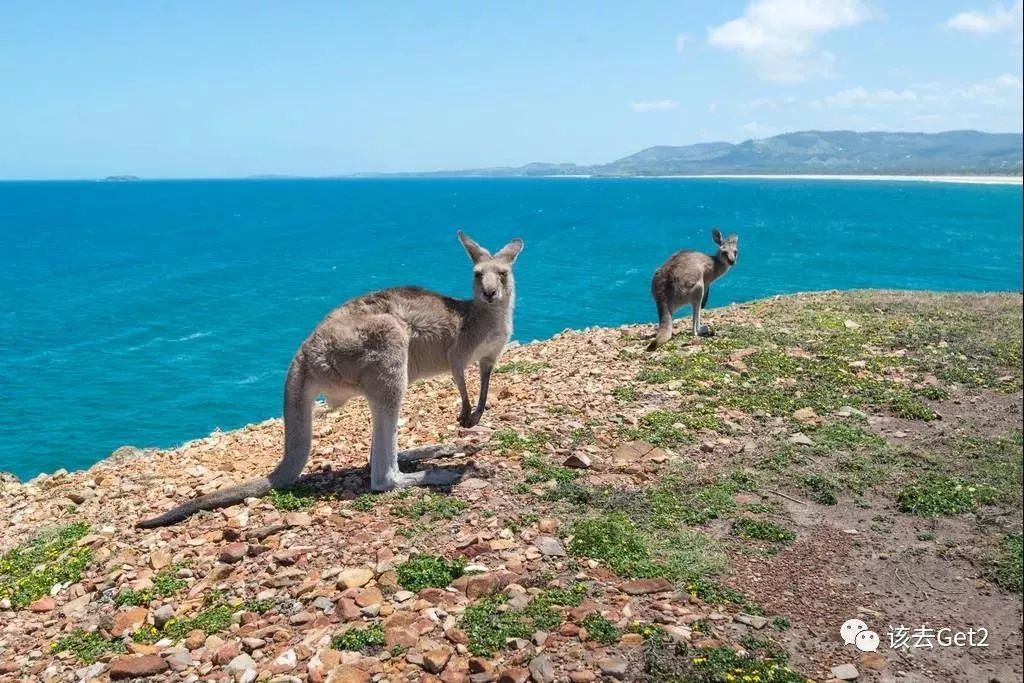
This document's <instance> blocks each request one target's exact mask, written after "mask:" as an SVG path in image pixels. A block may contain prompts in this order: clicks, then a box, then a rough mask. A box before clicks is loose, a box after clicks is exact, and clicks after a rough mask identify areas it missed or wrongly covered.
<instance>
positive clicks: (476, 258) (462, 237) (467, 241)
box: [458, 230, 491, 263]
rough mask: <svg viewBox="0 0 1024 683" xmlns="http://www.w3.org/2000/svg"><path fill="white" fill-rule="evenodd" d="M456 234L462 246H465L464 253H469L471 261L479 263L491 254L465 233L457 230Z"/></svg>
mask: <svg viewBox="0 0 1024 683" xmlns="http://www.w3.org/2000/svg"><path fill="white" fill-rule="evenodd" d="M458 235H459V241H460V242H462V246H463V247H465V248H466V253H467V254H469V258H471V259H473V263H479V262H480V261H482V260H484V259H485V258H487V257H489V256H490V255H491V252H489V251H487V250H486V249H484V248H483V247H481V246H480V245H479V244H477V243H476V242H474V241H473V240H472V238H470V236H469V235H467V234H466V233H464V232H462V231H461V230H459V232H458Z"/></svg>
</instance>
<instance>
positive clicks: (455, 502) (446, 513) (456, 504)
mask: <svg viewBox="0 0 1024 683" xmlns="http://www.w3.org/2000/svg"><path fill="white" fill-rule="evenodd" d="M468 507H469V503H467V502H465V501H463V500H460V499H458V498H455V497H454V496H439V495H434V494H430V493H427V494H425V495H423V496H420V497H419V498H416V499H415V500H413V501H411V502H409V503H402V504H399V505H396V506H395V507H394V508H393V509H392V511H393V512H394V513H395V514H396V515H400V516H402V517H409V518H410V519H428V520H431V521H435V522H436V521H439V520H442V519H455V518H456V517H458V516H459V515H460V514H462V513H463V512H464V511H465V510H466V508H468Z"/></svg>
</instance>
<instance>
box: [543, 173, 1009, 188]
mask: <svg viewBox="0 0 1024 683" xmlns="http://www.w3.org/2000/svg"><path fill="white" fill-rule="evenodd" d="M543 177H545V178H652V179H658V178H660V179H670V178H674V179H679V180H700V179H701V178H707V179H712V180H715V179H717V180H874V181H888V182H901V181H906V182H914V183H960V184H966V185H1018V186H1019V185H1022V184H1024V177H1022V176H1012V175H844V174H835V175H822V174H812V173H793V174H790V175H770V174H739V173H736V174H732V173H707V174H694V175H638V176H595V175H582V174H580V175H569V174H563V175H547V176H543Z"/></svg>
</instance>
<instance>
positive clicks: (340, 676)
mask: <svg viewBox="0 0 1024 683" xmlns="http://www.w3.org/2000/svg"><path fill="white" fill-rule="evenodd" d="M369 681H370V674H368V673H367V672H365V671H363V670H362V669H359V668H356V667H354V666H352V665H350V664H342V665H340V666H336V667H335V668H334V669H332V670H331V672H330V673H329V674H327V679H326V683H369Z"/></svg>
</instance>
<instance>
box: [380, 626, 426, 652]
mask: <svg viewBox="0 0 1024 683" xmlns="http://www.w3.org/2000/svg"><path fill="white" fill-rule="evenodd" d="M419 639H420V635H419V634H418V633H417V632H416V631H414V630H413V629H412V628H409V627H404V626H392V627H390V628H387V629H385V630H384V643H385V644H386V645H387V646H388V648H392V647H395V646H396V645H397V646H400V647H416V643H417V642H419Z"/></svg>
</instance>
